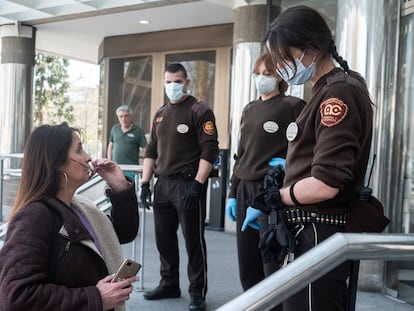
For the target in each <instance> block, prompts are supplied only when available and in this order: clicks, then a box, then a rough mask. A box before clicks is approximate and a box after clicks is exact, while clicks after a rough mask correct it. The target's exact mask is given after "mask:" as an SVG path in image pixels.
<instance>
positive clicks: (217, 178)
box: [206, 149, 228, 231]
mask: <svg viewBox="0 0 414 311" xmlns="http://www.w3.org/2000/svg"><path fill="white" fill-rule="evenodd" d="M227 166H228V150H227V149H220V150H219V155H218V157H217V159H216V161H215V162H214V166H213V170H212V173H211V175H210V176H211V177H210V191H209V199H210V200H209V202H210V214H209V222H208V225H207V227H206V229H209V230H217V231H223V230H224V209H225V204H226V193H227Z"/></svg>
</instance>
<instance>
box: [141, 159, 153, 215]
mask: <svg viewBox="0 0 414 311" xmlns="http://www.w3.org/2000/svg"><path fill="white" fill-rule="evenodd" d="M154 161H155V160H154V159H152V158H144V165H143V168H142V178H141V195H140V198H141V202H142V205H143V206H144V207H145V208H146V209H149V204H150V202H151V190H150V186H149V181H150V180H151V178H152V173H153V171H152V168H153V167H154Z"/></svg>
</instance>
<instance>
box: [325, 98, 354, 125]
mask: <svg viewBox="0 0 414 311" xmlns="http://www.w3.org/2000/svg"><path fill="white" fill-rule="evenodd" d="M320 113H321V122H322V124H323V125H325V126H328V127H331V126H334V125H337V124H339V123H341V122H342V120H343V119H345V117H346V116H347V114H348V106H347V105H346V104H345V103H344V102H343V101H342V100H340V99H338V98H329V99H327V100H325V101H324V102H323V103H322V104H321V106H320Z"/></svg>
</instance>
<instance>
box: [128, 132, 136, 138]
mask: <svg viewBox="0 0 414 311" xmlns="http://www.w3.org/2000/svg"><path fill="white" fill-rule="evenodd" d="M127 136H128V137H131V138H134V137H135V135H134V133H128V134H127Z"/></svg>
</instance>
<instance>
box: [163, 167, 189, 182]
mask: <svg viewBox="0 0 414 311" xmlns="http://www.w3.org/2000/svg"><path fill="white" fill-rule="evenodd" d="M195 175H196V168H195V167H194V166H193V165H186V166H184V167H183V168H182V169H180V171H179V172H178V173H175V174H169V175H159V176H158V177H162V178H167V179H179V180H193V179H194V178H195Z"/></svg>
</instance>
